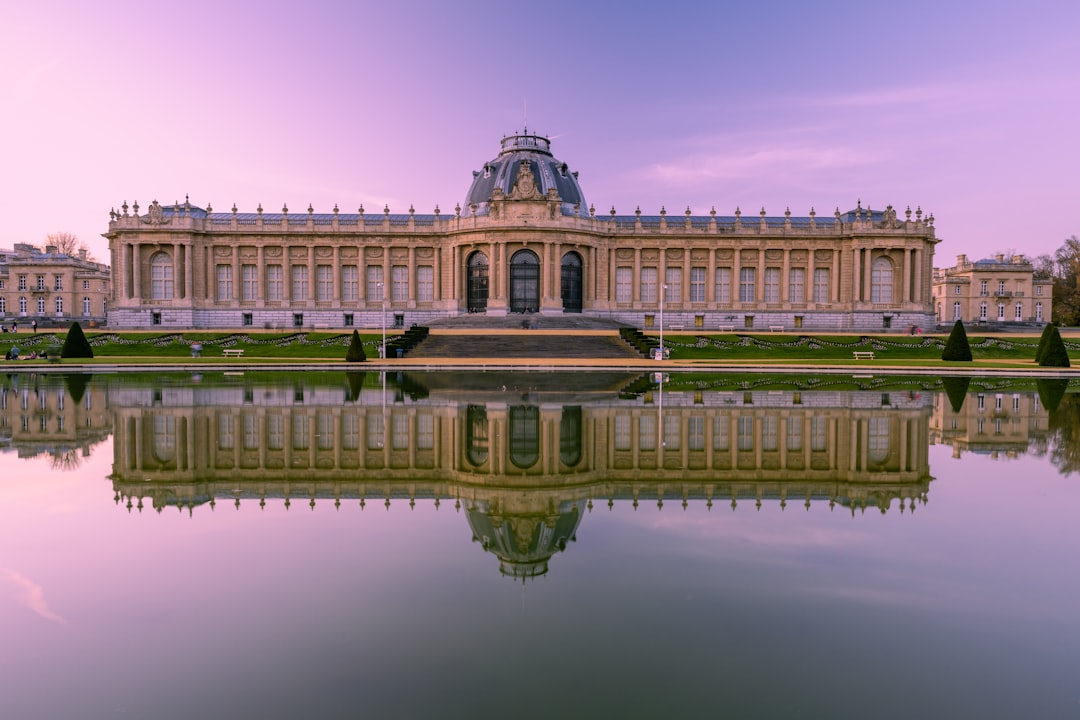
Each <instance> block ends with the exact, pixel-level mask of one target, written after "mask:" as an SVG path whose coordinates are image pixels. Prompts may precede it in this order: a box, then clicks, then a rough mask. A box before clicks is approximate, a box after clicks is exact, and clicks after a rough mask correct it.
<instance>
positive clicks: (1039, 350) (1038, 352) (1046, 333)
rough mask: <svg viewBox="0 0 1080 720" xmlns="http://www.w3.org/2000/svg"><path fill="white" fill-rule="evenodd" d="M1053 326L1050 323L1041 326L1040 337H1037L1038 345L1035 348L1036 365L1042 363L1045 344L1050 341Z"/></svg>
mask: <svg viewBox="0 0 1080 720" xmlns="http://www.w3.org/2000/svg"><path fill="white" fill-rule="evenodd" d="M1053 328H1054V326H1053V325H1051V324H1050V323H1046V325H1045V326H1043V331H1042V335H1040V336H1039V345H1038V347H1036V348H1035V364H1036V365H1038V364H1039V363H1040V362H1042V357H1043V353H1045V352H1046V343H1047V342H1048V341H1049V340H1050V335H1051V334H1052V333H1053Z"/></svg>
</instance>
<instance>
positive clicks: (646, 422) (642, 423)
mask: <svg viewBox="0 0 1080 720" xmlns="http://www.w3.org/2000/svg"><path fill="white" fill-rule="evenodd" d="M655 449H656V416H655V415H652V414H649V415H639V416H638V450H642V451H649V450H655Z"/></svg>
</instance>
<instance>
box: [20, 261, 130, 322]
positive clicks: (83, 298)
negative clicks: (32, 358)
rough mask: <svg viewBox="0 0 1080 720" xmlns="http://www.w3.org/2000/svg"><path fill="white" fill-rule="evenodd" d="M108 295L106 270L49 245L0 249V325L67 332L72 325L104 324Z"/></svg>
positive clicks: (104, 267) (100, 264) (109, 288)
mask: <svg viewBox="0 0 1080 720" xmlns="http://www.w3.org/2000/svg"><path fill="white" fill-rule="evenodd" d="M111 293H112V283H111V280H110V273H109V267H108V266H107V265H103V264H102V263H98V262H94V261H92V260H89V259H87V257H86V253H85V252H81V253H80V254H79V255H67V254H65V253H61V252H58V251H57V249H56V247H54V246H52V245H49V246H46V247H45V250H44V251H42V250H41V249H40V248H37V247H34V246H33V245H28V244H24V243H17V244H16V245H15V247H14V249H13V250H0V322H2V323H3V324H4V325H5V326H6V327H11V325H12V324H13V323H18V324H19V325H22V326H23V327H24V328H26V329H29V328H30V324H31V323H32V322H35V321H36V322H37V323H38V325H39V326H46V325H50V326H62V327H67V326H68V325H69V324H70V323H71V322H73V321H76V320H77V321H79V322H81V323H83V324H85V325H104V324H105V317H106V313H107V310H108V302H109V298H110V296H111Z"/></svg>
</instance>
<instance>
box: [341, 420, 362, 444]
mask: <svg viewBox="0 0 1080 720" xmlns="http://www.w3.org/2000/svg"><path fill="white" fill-rule="evenodd" d="M359 447H360V418H359V417H357V416H356V415H342V416H341V448H342V449H343V450H356V449H358V448H359Z"/></svg>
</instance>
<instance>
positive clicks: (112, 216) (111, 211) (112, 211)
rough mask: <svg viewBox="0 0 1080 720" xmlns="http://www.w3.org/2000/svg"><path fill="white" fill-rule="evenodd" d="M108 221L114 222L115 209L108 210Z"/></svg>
mask: <svg viewBox="0 0 1080 720" xmlns="http://www.w3.org/2000/svg"><path fill="white" fill-rule="evenodd" d="M109 219H110V220H115V219H116V208H109Z"/></svg>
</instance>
